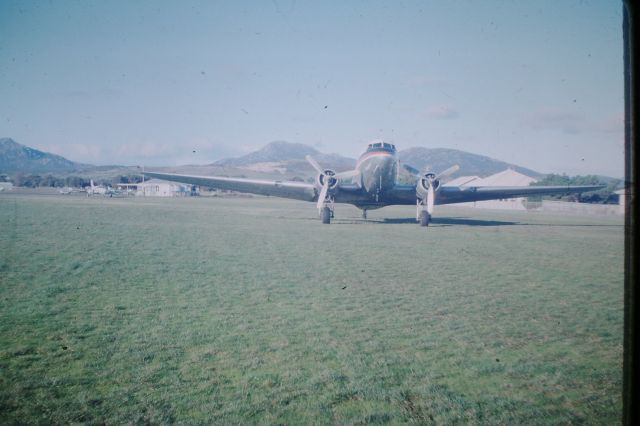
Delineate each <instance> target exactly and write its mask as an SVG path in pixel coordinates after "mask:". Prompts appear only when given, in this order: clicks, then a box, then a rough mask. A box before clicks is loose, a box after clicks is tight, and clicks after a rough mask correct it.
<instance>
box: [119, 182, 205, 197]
mask: <svg viewBox="0 0 640 426" xmlns="http://www.w3.org/2000/svg"><path fill="white" fill-rule="evenodd" d="M117 187H118V189H120V190H123V191H127V192H133V193H134V194H135V195H136V196H141V197H185V196H190V195H196V194H197V193H198V190H197V188H194V187H193V186H192V185H187V184H183V183H177V182H168V181H165V180H160V179H151V180H148V181H145V182H140V183H121V184H118V185H117Z"/></svg>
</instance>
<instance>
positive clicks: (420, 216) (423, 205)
mask: <svg viewBox="0 0 640 426" xmlns="http://www.w3.org/2000/svg"><path fill="white" fill-rule="evenodd" d="M431 208H433V207H431ZM416 221H418V222H420V226H429V223H430V222H431V213H430V209H429V204H428V203H427V200H425V199H422V200H421V199H418V201H417V203H416Z"/></svg>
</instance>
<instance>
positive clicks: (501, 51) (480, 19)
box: [0, 0, 624, 177]
mask: <svg viewBox="0 0 640 426" xmlns="http://www.w3.org/2000/svg"><path fill="white" fill-rule="evenodd" d="M623 90H624V81H623V48H622V4H621V3H619V2H617V1H606V0H600V1H590V2H588V1H568V0H567V1H535V2H531V1H504V2H503V1H461V0H460V1H452V2H449V1H444V0H443V1H415V2H414V1H363V2H359V1H348V2H344V1H323V2H318V1H291V0H272V1H268V0H265V1H254V2H252V1H116V0H112V1H55V0H54V1H49V2H44V1H35V2H31V1H12V0H0V137H11V138H13V139H14V140H15V141H16V142H19V143H22V144H24V145H27V146H31V147H35V148H38V149H41V150H45V151H48V152H53V153H55V154H59V155H62V156H64V157H67V158H69V159H71V160H74V161H79V162H84V163H91V164H101V165H103V164H123V165H146V166H160V165H179V164H207V163H211V162H213V161H215V160H218V159H221V158H226V157H234V156H239V155H243V154H246V153H248V152H251V151H254V150H256V149H258V148H260V147H262V146H264V145H265V144H267V143H269V142H271V141H274V140H285V141H289V142H298V143H304V144H308V145H311V146H313V147H315V148H316V149H318V150H319V151H321V152H325V153H338V154H341V155H345V156H350V157H357V156H358V155H359V154H360V153H361V152H362V150H363V149H364V147H365V145H366V144H367V143H368V142H369V141H371V140H374V139H383V140H385V141H389V142H391V143H394V144H396V146H397V147H398V148H399V149H404V148H409V147H416V146H421V147H427V148H452V149H459V150H464V151H468V152H472V153H475V154H481V155H486V156H489V157H493V158H496V159H499V160H502V161H506V162H508V163H511V164H515V165H519V166H524V167H528V168H531V169H533V170H536V171H538V172H541V173H567V174H569V175H576V174H582V175H584V174H601V175H607V176H612V177H622V176H623V175H624V146H623V139H624V130H623V129H624V128H623V115H624V104H623V94H624V91H623ZM327 166H330V165H327Z"/></svg>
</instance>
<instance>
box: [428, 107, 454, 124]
mask: <svg viewBox="0 0 640 426" xmlns="http://www.w3.org/2000/svg"><path fill="white" fill-rule="evenodd" d="M426 116H427V117H428V118H431V119H434V120H455V119H457V118H458V117H460V113H459V112H458V110H456V109H455V108H453V107H451V106H448V105H437V106H433V107H431V108H429V109H428V110H427V112H426Z"/></svg>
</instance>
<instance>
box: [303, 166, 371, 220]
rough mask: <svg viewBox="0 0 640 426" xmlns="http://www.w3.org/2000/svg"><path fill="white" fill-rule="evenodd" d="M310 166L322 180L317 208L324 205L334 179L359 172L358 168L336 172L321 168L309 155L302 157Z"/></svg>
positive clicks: (334, 181) (352, 175)
mask: <svg viewBox="0 0 640 426" xmlns="http://www.w3.org/2000/svg"><path fill="white" fill-rule="evenodd" d="M304 158H305V159H306V160H307V161H308V162H309V164H311V166H312V167H313V168H314V169H316V171H317V172H318V174H319V175H320V182H322V189H321V190H320V195H319V196H318V204H317V207H318V209H321V208H322V206H323V205H324V201H325V199H326V198H327V193H328V192H329V188H330V187H331V186H332V185H335V183H336V181H337V180H339V179H349V178H352V177H355V176H358V175H359V174H360V172H359V171H358V170H348V171H346V172H340V173H336V172H334V171H333V170H330V169H323V168H322V167H320V164H318V162H317V161H316V160H315V159H314V158H313V157H312V156H310V155H307V156H305V157H304Z"/></svg>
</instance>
